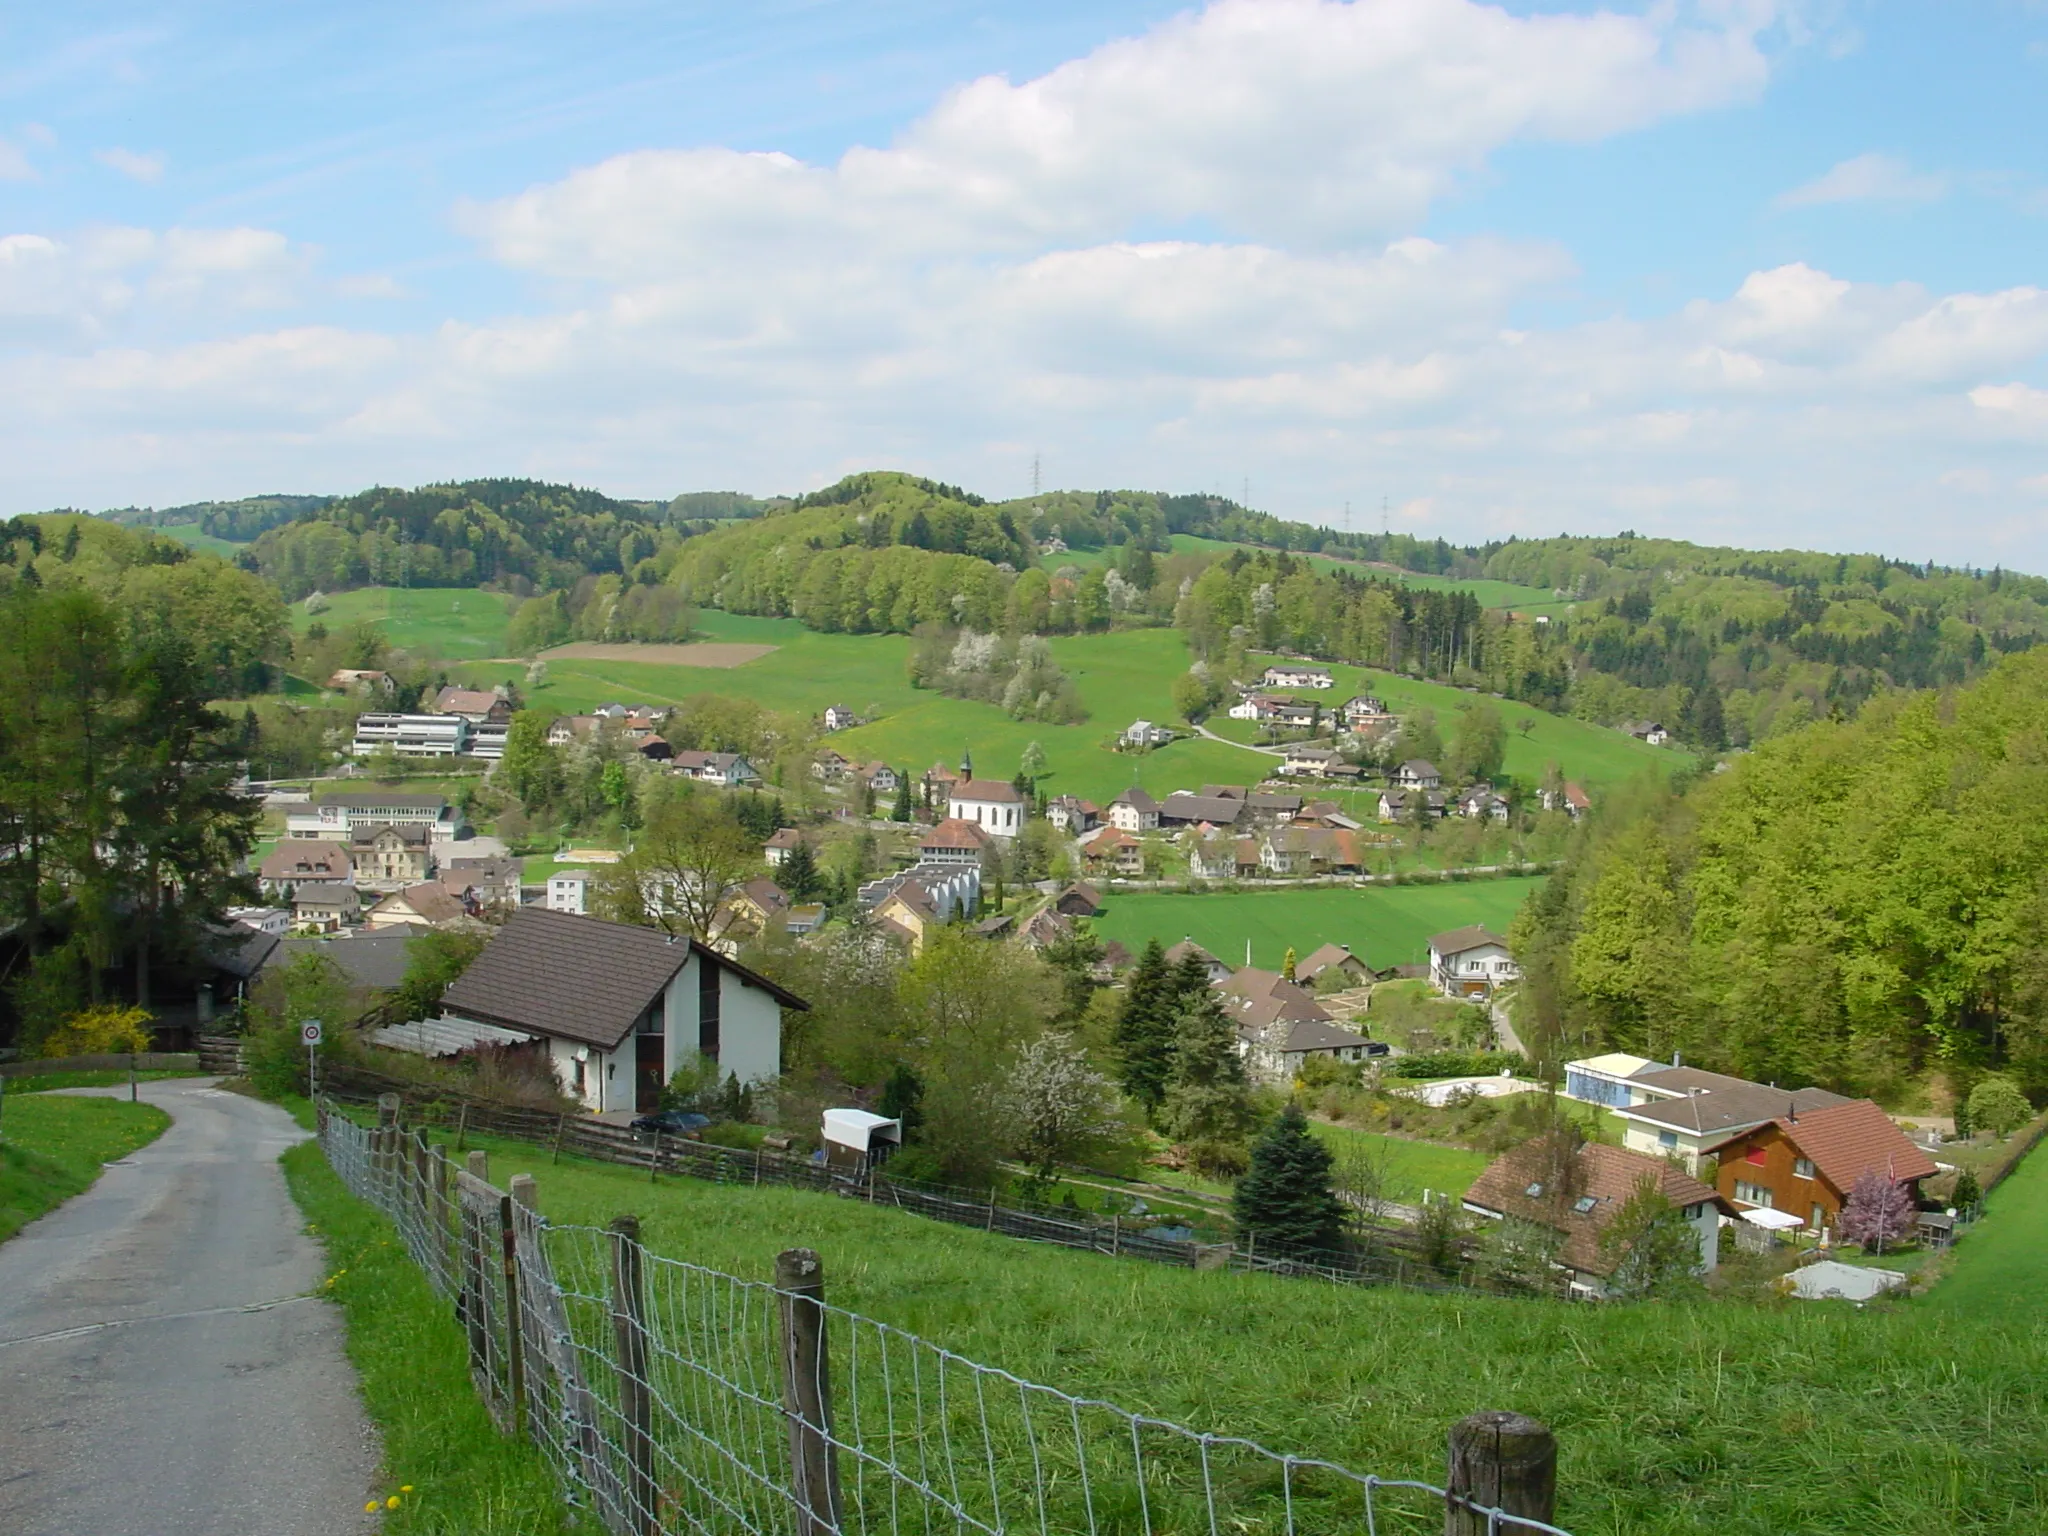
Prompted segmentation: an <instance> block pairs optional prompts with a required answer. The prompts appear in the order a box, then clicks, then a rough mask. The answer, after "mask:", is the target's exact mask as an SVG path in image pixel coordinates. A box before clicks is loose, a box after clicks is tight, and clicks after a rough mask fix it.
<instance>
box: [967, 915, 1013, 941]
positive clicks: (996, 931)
mask: <svg viewBox="0 0 2048 1536" xmlns="http://www.w3.org/2000/svg"><path fill="white" fill-rule="evenodd" d="M1016 926H1017V919H1016V917H1015V916H1014V915H1013V914H1012V913H1009V912H998V913H997V914H996V915H995V916H994V917H984V918H983V919H982V920H981V921H980V922H978V923H976V924H975V925H974V936H975V937H976V938H977V939H1007V938H1008V937H1009V936H1010V933H1011V930H1012V929H1014V928H1015V927H1016Z"/></svg>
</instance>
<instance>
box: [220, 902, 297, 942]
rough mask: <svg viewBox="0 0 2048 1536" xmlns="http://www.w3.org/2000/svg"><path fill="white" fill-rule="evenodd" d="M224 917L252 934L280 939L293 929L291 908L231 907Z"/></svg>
mask: <svg viewBox="0 0 2048 1536" xmlns="http://www.w3.org/2000/svg"><path fill="white" fill-rule="evenodd" d="M223 916H225V917H226V918H227V920H228V921H229V922H231V923H234V924H237V925H238V926H240V927H243V928H247V929H248V930H249V931H250V932H252V933H267V934H269V935H270V936H271V937H272V938H278V939H281V938H283V937H284V936H285V935H286V934H287V933H289V932H291V927H292V912H291V908H290V907H229V908H228V909H227V911H226V912H225V913H224V914H223Z"/></svg>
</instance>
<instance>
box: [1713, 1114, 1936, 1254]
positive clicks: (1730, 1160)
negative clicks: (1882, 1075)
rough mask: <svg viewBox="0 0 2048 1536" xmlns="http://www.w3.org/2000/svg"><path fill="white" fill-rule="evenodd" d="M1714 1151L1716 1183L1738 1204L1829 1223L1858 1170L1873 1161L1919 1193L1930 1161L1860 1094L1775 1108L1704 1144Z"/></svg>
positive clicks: (1814, 1223)
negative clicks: (1822, 1104) (1777, 1112)
mask: <svg viewBox="0 0 2048 1536" xmlns="http://www.w3.org/2000/svg"><path fill="white" fill-rule="evenodd" d="M1707 1150H1708V1151H1709V1152H1711V1153H1713V1154H1714V1155H1715V1156H1716V1157H1718V1158H1719V1159H1720V1173H1719V1175H1718V1183H1719V1186H1720V1191H1721V1194H1722V1195H1723V1196H1725V1197H1726V1198H1727V1199H1729V1200H1730V1201H1732V1202H1734V1204H1735V1208H1736V1209H1737V1210H1738V1211H1739V1210H1742V1209H1745V1208H1755V1207H1758V1206H1761V1207H1764V1208H1766V1209H1769V1210H1774V1211H1786V1212H1789V1213H1790V1214H1792V1215H1794V1216H1797V1217H1799V1218H1800V1219H1801V1220H1802V1221H1804V1222H1805V1223H1806V1225H1807V1226H1809V1227H1811V1228H1813V1229H1815V1230H1819V1229H1820V1228H1822V1227H1832V1226H1834V1225H1835V1223H1836V1221H1837V1219H1838V1218H1839V1217H1840V1216H1841V1214H1842V1206H1843V1204H1844V1202H1846V1201H1847V1200H1848V1198H1849V1191H1850V1190H1852V1189H1853V1188H1855V1186H1856V1181H1857V1179H1859V1178H1860V1177H1862V1175H1863V1174H1864V1173H1865V1172H1867V1171H1869V1170H1871V1169H1875V1170H1877V1171H1878V1172H1879V1173H1881V1174H1884V1175H1885V1176H1886V1177H1887V1178H1890V1179H1893V1180H1895V1181H1896V1182H1898V1183H1901V1184H1904V1185H1906V1186H1908V1187H1909V1188H1911V1189H1913V1191H1914V1193H1915V1194H1918V1193H1919V1190H1918V1185H1919V1183H1920V1181H1921V1180H1922V1179H1926V1178H1932V1177H1933V1176H1934V1173H1935V1167H1934V1162H1933V1160H1932V1159H1931V1158H1929V1157H1928V1155H1927V1154H1926V1153H1925V1152H1923V1151H1922V1150H1921V1149H1920V1148H1918V1147H1916V1146H1914V1145H1913V1143H1912V1142H1910V1141H1908V1140H1907V1139H1906V1134H1905V1132H1903V1131H1901V1130H1900V1129H1899V1128H1898V1127H1897V1126H1896V1125H1894V1124H1892V1122H1891V1120H1890V1118H1889V1117H1888V1116H1887V1115H1886V1114H1885V1112H1884V1111H1883V1110H1881V1109H1879V1108H1878V1107H1877V1106H1876V1105H1875V1104H1873V1103H1871V1102H1870V1100H1868V1099H1851V1100H1850V1101H1849V1102H1848V1103H1846V1104H1832V1105H1829V1106H1828V1107H1826V1108H1825V1109H1815V1110H1808V1111H1805V1112H1803V1113H1796V1114H1790V1115H1782V1116H1780V1117H1779V1118H1777V1119H1775V1120H1770V1121H1766V1122H1765V1123H1764V1124H1762V1125H1756V1126H1751V1127H1750V1128H1749V1129H1748V1130H1746V1131H1741V1132H1738V1133H1737V1134H1736V1135H1734V1136H1731V1137H1729V1138H1728V1139H1727V1140H1726V1141H1723V1142H1720V1143H1718V1144H1716V1145H1715V1146H1712V1147H1709V1148H1708V1149H1707Z"/></svg>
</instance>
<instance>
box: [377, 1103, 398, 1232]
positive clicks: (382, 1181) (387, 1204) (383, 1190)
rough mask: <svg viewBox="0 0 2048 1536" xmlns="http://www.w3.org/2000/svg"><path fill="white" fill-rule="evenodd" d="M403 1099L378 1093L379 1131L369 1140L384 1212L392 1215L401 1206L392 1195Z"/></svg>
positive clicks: (393, 1215) (395, 1214)
mask: <svg viewBox="0 0 2048 1536" xmlns="http://www.w3.org/2000/svg"><path fill="white" fill-rule="evenodd" d="M403 1102H404V1101H403V1100H401V1099H400V1098H399V1097H398V1095H397V1094H395V1093H380V1094H378V1095H377V1134H376V1137H375V1139H374V1140H373V1141H371V1143H370V1153H371V1155H370V1167H371V1168H372V1169H373V1170H374V1171H375V1184H376V1189H377V1195H378V1198H379V1199H380V1200H381V1201H382V1203H383V1206H384V1214H385V1215H387V1216H390V1217H393V1218H396V1217H397V1215H398V1206H397V1202H396V1201H395V1200H394V1199H393V1198H392V1195H393V1193H394V1191H393V1190H392V1187H391V1186H392V1185H393V1184H394V1183H395V1182H396V1180H394V1179H393V1177H392V1174H393V1172H394V1167H393V1165H394V1164H395V1163H396V1161H397V1154H398V1111H399V1109H400V1107H401V1105H402V1104H403Z"/></svg>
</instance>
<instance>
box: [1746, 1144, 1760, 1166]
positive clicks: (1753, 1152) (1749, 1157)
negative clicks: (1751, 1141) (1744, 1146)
mask: <svg viewBox="0 0 2048 1536" xmlns="http://www.w3.org/2000/svg"><path fill="white" fill-rule="evenodd" d="M1742 1160H1743V1161H1744V1162H1745V1163H1755V1164H1756V1165H1757V1166H1758V1167H1759V1168H1761V1167H1762V1166H1763V1161H1764V1149H1763V1148H1762V1147H1751V1148H1750V1149H1749V1150H1748V1151H1747V1152H1745V1153H1743V1154H1742Z"/></svg>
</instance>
